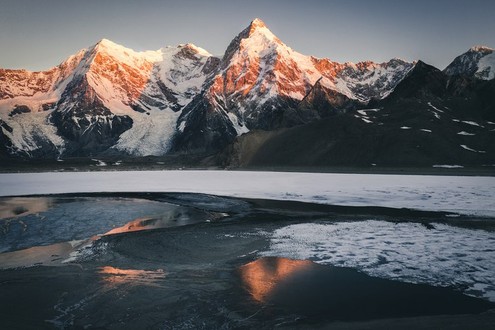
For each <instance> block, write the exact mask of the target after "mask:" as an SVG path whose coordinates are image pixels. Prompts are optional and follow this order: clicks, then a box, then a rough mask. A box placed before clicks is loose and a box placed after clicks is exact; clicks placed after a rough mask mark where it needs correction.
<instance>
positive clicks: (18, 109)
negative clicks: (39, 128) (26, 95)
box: [9, 105, 31, 117]
mask: <svg viewBox="0 0 495 330" xmlns="http://www.w3.org/2000/svg"><path fill="white" fill-rule="evenodd" d="M30 112H31V109H29V107H28V106H27V105H16V106H15V108H14V110H12V111H11V112H10V113H9V116H10V117H12V116H15V115H19V114H21V113H30Z"/></svg>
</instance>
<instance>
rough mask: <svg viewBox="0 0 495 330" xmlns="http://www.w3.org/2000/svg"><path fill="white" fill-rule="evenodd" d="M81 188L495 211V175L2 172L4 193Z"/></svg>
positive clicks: (492, 214)
mask: <svg viewBox="0 0 495 330" xmlns="http://www.w3.org/2000/svg"><path fill="white" fill-rule="evenodd" d="M82 192H191V193H205V194H214V195H221V196H233V197H244V198H263V199H277V200H294V201H304V202H315V203H323V204H334V205H345V206H384V207H394V208H411V209H419V210H430V211H447V212H456V213H462V214H469V215H478V216H489V217H495V177H465V176H464V177H461V176H426V175H377V174H335V173H285V172H248V171H121V172H76V173H22V174H18V173H13V174H0V196H21V195H32V194H57V193H82Z"/></svg>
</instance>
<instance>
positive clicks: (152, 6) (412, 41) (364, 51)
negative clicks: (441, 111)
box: [0, 0, 495, 70]
mask: <svg viewBox="0 0 495 330" xmlns="http://www.w3.org/2000/svg"><path fill="white" fill-rule="evenodd" d="M256 17H259V18H261V19H262V20H263V21H264V22H265V23H266V24H267V26H268V28H270V30H271V31H272V32H273V33H274V34H275V35H277V36H278V37H279V38H280V39H281V40H282V41H283V42H285V43H286V44H287V45H289V46H290V47H292V48H293V49H294V50H296V51H299V52H301V53H303V54H306V55H314V56H317V57H326V58H329V59H331V60H333V61H338V62H346V61H352V62H358V61H363V60H373V61H377V62H382V61H387V60H389V59H391V58H394V57H399V58H402V59H405V60H409V61H413V60H417V59H421V60H423V61H425V62H427V63H429V64H432V65H435V66H436V67H438V68H440V69H443V68H444V67H445V66H447V65H448V64H449V63H450V62H451V61H452V60H453V59H454V57H456V56H457V55H460V54H461V53H463V52H465V51H466V50H467V49H469V48H470V47H471V46H474V45H486V46H489V47H492V48H494V47H495V1H494V0H427V1H425V0H416V1H413V0H409V1H401V0H393V1H392V0H298V1H293V0H285V1H284V0H177V1H169V0H136V1H130V0H84V1H83V0H0V47H1V48H0V67H2V68H26V69H29V70H44V69H48V68H50V67H52V66H55V65H57V64H59V63H60V62H62V61H63V60H64V59H65V58H67V57H68V56H70V55H72V54H74V53H76V52H77V51H78V50H80V49H82V48H87V47H89V46H91V45H93V44H95V43H96V42H97V41H98V40H100V39H102V38H107V39H110V40H112V41H114V42H116V43H119V44H122V45H124V46H126V47H129V48H132V49H134V50H138V51H141V50H156V49H159V48H161V47H164V46H167V45H176V44H179V43H189V42H191V43H194V44H196V45H197V46H200V47H202V48H205V49H206V50H207V51H209V52H210V53H212V54H214V55H223V53H224V51H225V49H226V48H227V46H228V44H229V42H230V41H231V40H232V39H233V38H234V37H235V36H236V35H237V34H238V33H239V32H240V31H241V30H243V29H244V28H245V27H246V26H247V25H248V24H249V22H250V21H251V20H252V19H254V18H256Z"/></svg>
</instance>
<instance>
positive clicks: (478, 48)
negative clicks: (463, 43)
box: [469, 45, 493, 53]
mask: <svg viewBox="0 0 495 330" xmlns="http://www.w3.org/2000/svg"><path fill="white" fill-rule="evenodd" d="M469 51H471V52H477V53H491V52H493V48H490V47H487V46H483V45H477V46H473V47H471V48H469Z"/></svg>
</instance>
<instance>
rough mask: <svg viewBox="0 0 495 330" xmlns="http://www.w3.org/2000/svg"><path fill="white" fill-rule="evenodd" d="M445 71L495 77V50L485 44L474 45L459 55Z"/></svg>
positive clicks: (481, 77)
mask: <svg viewBox="0 0 495 330" xmlns="http://www.w3.org/2000/svg"><path fill="white" fill-rule="evenodd" d="M444 72H445V73H446V74H448V75H449V76H456V75H464V76H469V77H475V78H478V79H484V80H491V79H493V78H495V52H494V51H493V49H492V48H489V47H485V46H475V47H472V48H470V49H469V50H468V51H467V52H465V53H464V54H462V55H459V56H457V57H456V58H455V59H454V61H453V62H452V63H450V64H449V65H448V66H447V67H446V68H445V70H444Z"/></svg>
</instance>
